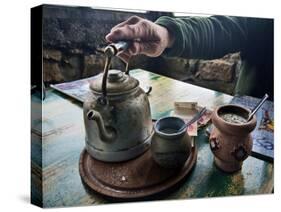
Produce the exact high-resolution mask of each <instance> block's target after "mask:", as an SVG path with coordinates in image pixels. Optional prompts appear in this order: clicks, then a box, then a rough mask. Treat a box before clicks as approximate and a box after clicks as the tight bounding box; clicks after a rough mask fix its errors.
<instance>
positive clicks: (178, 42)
mask: <svg viewBox="0 0 281 212" xmlns="http://www.w3.org/2000/svg"><path fill="white" fill-rule="evenodd" d="M155 23H156V24H159V25H161V26H163V27H165V28H166V29H167V30H168V31H169V33H171V34H172V35H173V36H174V38H175V41H174V44H173V46H172V47H171V48H167V49H165V51H164V52H163V55H165V56H169V57H179V56H181V55H182V53H183V50H184V45H183V35H182V30H181V27H180V26H179V24H178V23H177V21H176V20H175V18H171V17H168V16H162V17H160V18H158V19H157V20H156V21H155Z"/></svg>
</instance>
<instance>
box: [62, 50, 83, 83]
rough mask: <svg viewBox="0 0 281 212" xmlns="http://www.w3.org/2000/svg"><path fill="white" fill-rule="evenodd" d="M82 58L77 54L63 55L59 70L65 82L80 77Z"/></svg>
mask: <svg viewBox="0 0 281 212" xmlns="http://www.w3.org/2000/svg"><path fill="white" fill-rule="evenodd" d="M82 64H83V56H82V55H77V54H73V55H72V54H68V55H64V57H63V59H62V62H61V63H60V70H61V73H62V75H63V77H64V79H65V81H71V80H77V79H80V78H81V77H82V67H83V65H82Z"/></svg>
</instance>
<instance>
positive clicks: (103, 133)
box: [87, 110, 116, 142]
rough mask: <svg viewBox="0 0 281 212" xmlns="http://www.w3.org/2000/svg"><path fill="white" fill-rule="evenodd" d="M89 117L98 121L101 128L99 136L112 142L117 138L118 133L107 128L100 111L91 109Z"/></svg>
mask: <svg viewBox="0 0 281 212" xmlns="http://www.w3.org/2000/svg"><path fill="white" fill-rule="evenodd" d="M87 118H88V119H89V120H94V121H96V123H97V125H98V129H99V136H100V139H101V140H102V141H104V142H110V141H112V140H114V139H115V137H116V133H115V132H114V130H113V129H106V128H105V126H104V121H103V118H102V117H101V115H100V113H99V112H97V111H95V110H89V111H88V113H87Z"/></svg>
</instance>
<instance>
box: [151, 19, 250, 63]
mask: <svg viewBox="0 0 281 212" xmlns="http://www.w3.org/2000/svg"><path fill="white" fill-rule="evenodd" d="M155 23H157V24H159V25H162V26H164V27H166V28H167V29H168V30H169V32H170V33H172V34H173V35H174V36H175V42H174V45H173V46H172V47H171V48H170V49H166V50H165V52H164V55H167V56H177V57H185V58H200V59H213V58H219V57H222V56H224V55H225V54H227V53H231V52H238V51H242V50H243V48H244V47H245V44H246V43H247V37H248V27H247V18H243V17H229V16H211V17H208V18H206V17H189V18H171V17H168V16H163V17H160V18H159V19H158V20H157V21H156V22H155Z"/></svg>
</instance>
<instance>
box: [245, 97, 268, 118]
mask: <svg viewBox="0 0 281 212" xmlns="http://www.w3.org/2000/svg"><path fill="white" fill-rule="evenodd" d="M267 98H268V94H265V95H264V97H263V98H262V99H261V100H260V101H259V103H258V104H257V105H256V106H255V107H254V109H253V110H252V111H251V113H250V114H249V116H248V119H247V121H250V120H251V119H252V118H253V116H254V115H255V113H256V112H257V111H258V109H260V107H261V106H262V105H263V103H264V102H265V100H266V99H267Z"/></svg>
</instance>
